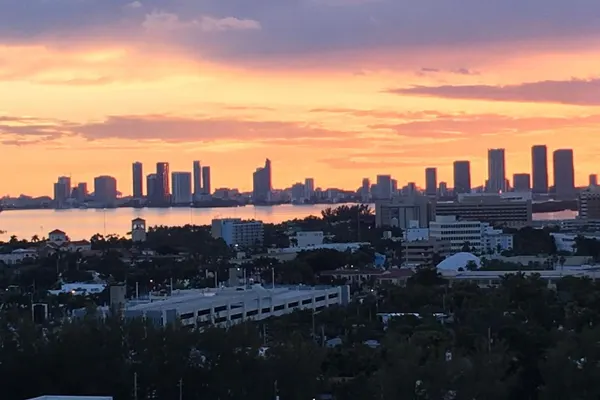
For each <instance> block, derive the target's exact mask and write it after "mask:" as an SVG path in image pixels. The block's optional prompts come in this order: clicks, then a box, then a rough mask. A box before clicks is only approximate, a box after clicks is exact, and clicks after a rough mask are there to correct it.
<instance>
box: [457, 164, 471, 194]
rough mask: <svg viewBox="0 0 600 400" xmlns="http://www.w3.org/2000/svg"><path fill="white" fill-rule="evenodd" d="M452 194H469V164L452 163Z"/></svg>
mask: <svg viewBox="0 0 600 400" xmlns="http://www.w3.org/2000/svg"><path fill="white" fill-rule="evenodd" d="M454 193H455V194H460V193H471V163H470V162H469V161H454Z"/></svg>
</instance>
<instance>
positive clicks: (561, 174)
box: [554, 149, 575, 199]
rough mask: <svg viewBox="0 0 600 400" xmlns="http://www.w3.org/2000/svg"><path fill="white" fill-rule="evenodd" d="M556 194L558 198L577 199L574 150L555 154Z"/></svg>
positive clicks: (561, 150) (565, 150)
mask: <svg viewBox="0 0 600 400" xmlns="http://www.w3.org/2000/svg"><path fill="white" fill-rule="evenodd" d="M554 192H555V193H556V197H558V198H562V199H570V198H573V197H575V165H574V161H573V149H560V150H556V151H555V152H554Z"/></svg>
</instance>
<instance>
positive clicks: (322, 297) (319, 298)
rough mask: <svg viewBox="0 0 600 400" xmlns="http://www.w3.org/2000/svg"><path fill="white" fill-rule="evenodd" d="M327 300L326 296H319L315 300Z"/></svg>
mask: <svg viewBox="0 0 600 400" xmlns="http://www.w3.org/2000/svg"><path fill="white" fill-rule="evenodd" d="M323 300H325V296H319V297H317V298H316V299H315V301H323Z"/></svg>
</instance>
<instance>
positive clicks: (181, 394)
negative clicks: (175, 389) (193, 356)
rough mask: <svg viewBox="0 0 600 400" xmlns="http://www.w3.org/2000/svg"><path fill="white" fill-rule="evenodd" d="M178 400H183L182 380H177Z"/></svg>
mask: <svg viewBox="0 0 600 400" xmlns="http://www.w3.org/2000/svg"><path fill="white" fill-rule="evenodd" d="M179 400H183V378H181V379H179Z"/></svg>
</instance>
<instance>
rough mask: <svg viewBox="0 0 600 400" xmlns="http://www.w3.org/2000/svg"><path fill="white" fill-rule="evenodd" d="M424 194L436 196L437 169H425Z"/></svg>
mask: <svg viewBox="0 0 600 400" xmlns="http://www.w3.org/2000/svg"><path fill="white" fill-rule="evenodd" d="M425 194H426V195H427V196H435V195H436V194H437V169H436V168H426V169H425Z"/></svg>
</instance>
